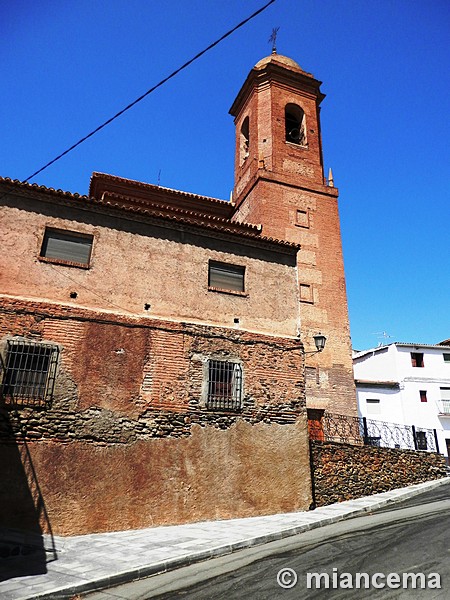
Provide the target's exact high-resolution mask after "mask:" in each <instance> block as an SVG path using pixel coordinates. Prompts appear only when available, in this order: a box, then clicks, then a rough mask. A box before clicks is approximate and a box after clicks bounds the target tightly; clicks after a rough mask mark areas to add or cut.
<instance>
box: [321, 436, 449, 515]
mask: <svg viewBox="0 0 450 600" xmlns="http://www.w3.org/2000/svg"><path fill="white" fill-rule="evenodd" d="M311 460H312V470H313V477H314V496H315V504H316V506H325V505H327V504H333V503H334V502H342V501H343V500H352V499H354V498H361V497H362V496H370V495H371V494H378V493H380V492H387V491H389V490H393V489H396V488H401V487H406V486H408V485H414V484H416V483H422V482H424V481H430V480H432V479H440V478H442V477H445V476H446V469H445V466H446V464H445V458H444V457H443V456H442V455H440V454H434V453H431V452H414V451H412V450H397V449H391V448H377V447H374V446H352V445H349V444H340V443H335V442H317V441H312V442H311Z"/></svg>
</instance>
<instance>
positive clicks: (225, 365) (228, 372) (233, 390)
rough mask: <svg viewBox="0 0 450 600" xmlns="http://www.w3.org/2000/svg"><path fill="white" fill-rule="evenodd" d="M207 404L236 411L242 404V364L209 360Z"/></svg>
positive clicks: (213, 407)
mask: <svg viewBox="0 0 450 600" xmlns="http://www.w3.org/2000/svg"><path fill="white" fill-rule="evenodd" d="M207 383H208V392H207V398H206V406H207V407H208V408H211V409H214V410H230V411H236V410H239V409H240V408H241V404H242V365H241V364H240V363H237V362H231V361H224V360H209V361H208V382H207Z"/></svg>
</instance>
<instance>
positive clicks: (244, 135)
mask: <svg viewBox="0 0 450 600" xmlns="http://www.w3.org/2000/svg"><path fill="white" fill-rule="evenodd" d="M249 147H250V126H249V118H248V117H245V119H244V120H243V121H242V126H241V137H240V150H241V152H240V156H241V164H242V163H243V162H244V160H245V159H246V158H247V157H248V155H249Z"/></svg>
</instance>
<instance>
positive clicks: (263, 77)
mask: <svg viewBox="0 0 450 600" xmlns="http://www.w3.org/2000/svg"><path fill="white" fill-rule="evenodd" d="M273 83H278V84H281V85H283V86H285V87H289V88H290V89H294V90H298V91H301V92H302V93H305V92H306V93H309V94H310V95H311V96H313V97H315V98H316V99H317V105H319V104H320V103H321V102H322V100H323V99H324V98H325V94H323V93H322V92H321V91H320V86H321V84H322V82H321V81H319V80H317V79H315V78H314V77H313V75H311V74H310V73H306V72H305V71H302V70H301V69H299V70H294V69H290V68H287V67H286V66H284V65H280V64H277V63H271V62H269V63H267V64H265V65H264V66H263V67H261V68H257V67H253V69H252V70H251V71H250V73H249V74H248V76H247V79H246V80H245V82H244V85H243V86H242V87H241V89H240V91H239V93H238V95H237V96H236V99H235V101H234V102H233V104H232V106H231V108H230V110H229V113H230V114H231V115H232V116H233V117H236V116H237V115H238V114H239V113H240V111H241V109H242V107H243V105H244V104H245V103H246V101H247V100H248V98H249V97H250V96H251V94H252V92H253V91H254V90H256V89H259V88H262V87H264V86H267V85H270V84H273Z"/></svg>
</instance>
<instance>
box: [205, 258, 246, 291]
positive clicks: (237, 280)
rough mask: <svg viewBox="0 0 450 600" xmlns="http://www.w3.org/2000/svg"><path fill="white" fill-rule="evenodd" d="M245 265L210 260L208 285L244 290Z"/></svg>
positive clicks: (220, 288)
mask: <svg viewBox="0 0 450 600" xmlns="http://www.w3.org/2000/svg"><path fill="white" fill-rule="evenodd" d="M244 275H245V267H242V266H240V265H231V264H227V263H220V262H215V261H212V260H211V261H209V269H208V287H212V288H217V289H219V290H230V291H233V292H244V291H245V285H244Z"/></svg>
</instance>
